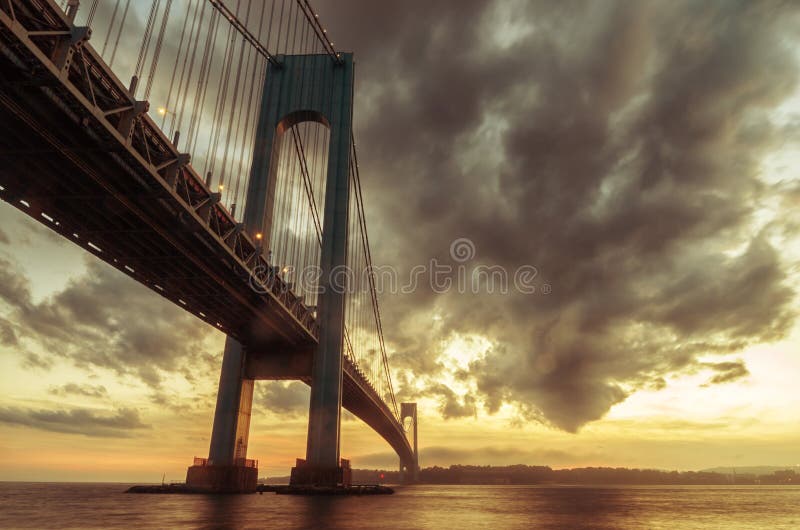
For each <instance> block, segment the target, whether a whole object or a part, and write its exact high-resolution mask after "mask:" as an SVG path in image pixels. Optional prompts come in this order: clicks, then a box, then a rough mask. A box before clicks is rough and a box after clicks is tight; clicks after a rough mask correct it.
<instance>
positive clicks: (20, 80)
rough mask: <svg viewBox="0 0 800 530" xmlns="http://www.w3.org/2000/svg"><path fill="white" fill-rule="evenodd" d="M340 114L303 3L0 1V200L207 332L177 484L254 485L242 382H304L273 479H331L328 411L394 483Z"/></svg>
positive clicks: (318, 25)
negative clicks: (205, 437)
mask: <svg viewBox="0 0 800 530" xmlns="http://www.w3.org/2000/svg"><path fill="white" fill-rule="evenodd" d="M122 79H125V80H126V82H123V81H122ZM353 100H354V61H353V55H352V54H350V53H344V52H341V51H338V50H337V49H336V47H335V45H334V43H333V42H332V39H331V37H330V36H329V35H328V31H327V29H326V28H325V27H324V26H323V24H322V22H321V21H320V19H319V16H318V14H317V13H316V12H315V11H314V9H313V8H312V6H311V5H310V4H309V2H308V1H307V0H267V1H261V0H229V1H228V2H222V1H220V0H174V1H173V0H147V1H144V0H142V1H139V0H137V1H131V0H92V1H88V0H84V2H83V5H79V2H78V0H67V1H60V2H56V1H54V0H0V198H2V199H3V200H4V201H6V202H7V203H9V204H11V205H12V206H14V207H15V208H17V209H19V210H20V211H22V212H24V213H25V214H27V215H29V216H30V217H32V218H33V219H35V220H36V221H38V222H40V223H42V224H44V225H45V226H47V227H48V228H50V229H51V230H53V231H55V232H56V233H58V234H59V235H61V236H62V237H64V238H66V239H68V240H70V241H72V242H73V243H75V244H76V245H79V246H81V247H82V248H84V249H85V250H86V251H87V252H90V253H91V254H93V255H95V256H97V257H98V258H99V259H101V260H103V261H105V262H106V263H108V264H109V265H111V266H113V267H115V268H117V269H118V270H119V271H121V272H123V273H124V274H127V275H128V276H130V277H132V278H134V279H135V280H136V281H138V282H139V283H141V284H143V285H144V286H146V287H148V288H150V289H151V290H153V291H155V292H156V293H158V294H159V295H161V296H163V297H165V298H167V299H168V300H170V301H172V302H173V303H174V304H176V305H178V306H179V307H181V308H183V309H184V310H186V311H188V312H190V313H191V314H193V315H194V316H196V317H197V318H199V319H201V320H203V321H205V322H206V323H207V324H208V325H210V326H214V327H216V328H217V329H219V330H220V331H221V332H223V333H225V334H226V337H227V338H226V343H225V350H224V353H223V360H222V367H221V375H220V382H219V390H218V395H217V403H216V410H215V415H214V423H213V429H212V433H211V442H210V448H209V455H208V458H195V461H194V464H193V465H192V466H191V467H189V469H188V472H187V483H188V484H189V485H190V486H194V487H197V488H199V489H207V490H213V491H252V490H254V489H255V485H256V480H257V475H258V470H257V462H256V461H255V460H252V459H248V458H247V445H248V436H249V430H250V415H251V408H252V401H253V388H254V381H256V380H264V379H272V380H275V379H282V380H301V381H303V382H305V383H306V384H308V385H309V386H310V387H311V394H310V405H309V424H308V439H307V446H306V451H305V457H304V458H298V460H297V465H296V466H295V467H294V468H293V469H292V483H293V484H298V485H326V486H337V485H346V484H348V482H349V463H348V461H346V460H344V459H342V458H341V456H340V425H341V409H342V407H344V408H345V409H347V410H349V411H351V412H352V413H353V414H354V415H355V416H357V417H358V418H360V419H361V420H363V421H364V422H365V423H366V424H368V425H369V426H370V427H371V428H372V429H374V430H375V431H376V432H377V433H378V434H379V435H380V436H381V437H383V438H384V439H385V440H386V442H388V443H389V445H390V446H391V447H392V448H393V449H394V450H395V451H396V452H397V454H398V456H399V461H400V468H401V470H402V471H403V472H404V473H405V476H406V477H407V478H408V480H413V479H414V477H415V476H416V473H417V470H418V461H417V447H416V445H417V443H416V442H417V434H416V433H417V425H416V416H417V412H416V404H414V403H402V404H400V406H399V407H398V403H397V402H396V399H395V394H394V390H393V387H392V380H391V375H390V369H389V364H388V360H387V354H386V346H385V342H384V335H383V328H382V323H381V313H380V307H379V304H378V296H377V292H376V288H375V277H374V274H373V271H372V257H371V253H370V243H369V236H368V231H367V222H366V219H365V213H364V197H363V195H362V192H361V175H360V171H359V165H358V155H357V151H356V143H355V139H354V134H353V124H352V121H353ZM411 429H413V436H412V437H411V438H412V439H411V440H409V436H410V432H409V431H410V430H411Z"/></svg>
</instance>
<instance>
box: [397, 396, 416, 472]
mask: <svg viewBox="0 0 800 530" xmlns="http://www.w3.org/2000/svg"><path fill="white" fill-rule="evenodd" d="M407 419H410V420H411V428H412V429H413V431H414V445H413V449H414V455H413V460H411V461H403V460H402V459H401V460H400V475H401V476H402V480H403V482H404V483H414V482H419V451H418V449H417V404H416V403H401V404H400V423H402V424H403V425H405V421H406V420H407Z"/></svg>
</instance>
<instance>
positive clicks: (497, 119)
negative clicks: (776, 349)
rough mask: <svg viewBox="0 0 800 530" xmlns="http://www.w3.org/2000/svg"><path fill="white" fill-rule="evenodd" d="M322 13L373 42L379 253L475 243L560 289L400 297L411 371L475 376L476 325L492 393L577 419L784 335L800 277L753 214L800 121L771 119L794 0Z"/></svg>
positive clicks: (396, 320)
mask: <svg viewBox="0 0 800 530" xmlns="http://www.w3.org/2000/svg"><path fill="white" fill-rule="evenodd" d="M318 8H319V10H320V12H321V17H322V19H323V20H324V21H325V22H326V24H327V26H328V28H329V29H330V31H331V34H332V35H335V36H336V37H335V39H336V42H337V47H338V48H339V49H352V50H355V51H356V53H357V60H358V87H357V91H358V94H359V96H358V98H357V108H356V112H355V114H356V122H357V123H356V131H357V134H358V142H359V159H360V163H361V172H362V179H363V182H364V186H365V188H366V189H365V195H366V197H367V198H368V201H367V203H368V205H367V208H368V212H367V216H368V220H369V221H370V226H371V230H372V237H371V239H372V241H373V244H374V246H375V249H374V252H373V254H374V257H375V261H376V262H379V263H391V264H396V265H398V266H399V268H400V269H401V270H410V269H411V267H413V266H414V265H417V264H424V263H427V262H428V260H429V259H430V258H431V257H439V258H446V257H447V254H448V249H449V245H450V242H451V241H452V240H454V239H455V238H457V237H467V238H469V239H471V240H472V241H473V242H474V243H475V246H476V248H477V256H476V260H475V262H476V263H477V262H478V261H480V262H481V263H486V264H499V265H503V266H505V267H507V268H508V269H509V270H513V269H514V268H515V267H517V266H519V265H521V264H532V265H535V266H536V267H537V269H538V271H539V277H538V279H537V282H538V285H539V286H541V285H542V284H543V283H545V282H546V283H547V284H549V285H550V286H552V293H551V294H549V295H546V296H545V295H542V294H538V295H521V294H514V293H511V294H509V295H508V296H506V297H490V296H476V295H458V294H454V293H451V294H448V295H436V294H435V293H434V292H433V291H432V290H431V289H428V288H420V289H418V290H417V291H416V292H415V293H413V294H412V295H395V296H389V295H384V296H383V300H382V310H383V312H384V318H385V320H386V322H387V324H386V325H385V328H386V330H387V331H386V333H387V336H388V338H389V340H390V341H391V343H392V345H393V346H394V347H395V348H396V349H397V352H396V354H395V355H394V356H393V358H392V363H393V366H395V367H401V368H405V369H406V370H407V371H408V373H407V374H406V376H407V377H408V378H409V379H408V381H406V382H409V381H413V380H414V379H416V380H417V382H419V381H425V383H424V386H425V389H424V390H423V392H422V393H423V394H427V395H429V396H431V397H439V398H441V397H442V396H448V395H451V394H453V391H452V389H448V391H449V392H448V391H445V390H443V388H442V385H443V383H439V382H433V381H436V375H437V374H438V373H440V371H441V370H443V369H444V367H443V366H442V365H441V364H440V363H437V361H436V358H437V354H438V352H439V351H440V349H441V345H442V343H443V341H446V340H447V338H448V337H450V336H452V334H453V333H461V334H463V333H477V334H481V335H485V336H486V337H488V338H489V339H490V340H492V341H493V343H494V347H493V348H492V349H491V350H490V351H489V352H488V354H487V355H486V356H485V358H483V359H478V360H476V361H474V362H473V363H472V365H471V376H472V377H473V379H474V382H475V384H476V385H477V388H478V390H479V397H480V399H481V401H483V403H484V404H485V405H486V407H487V409H488V410H489V411H496V410H497V409H498V408H499V407H500V406H501V404H503V403H510V404H513V405H515V406H516V407H517V409H518V410H519V411H520V412H521V413H522V414H523V416H524V417H525V418H527V419H529V420H531V421H540V422H544V423H548V424H552V425H555V426H557V427H559V428H562V429H565V430H569V431H576V430H577V429H579V428H580V427H581V426H582V425H583V424H585V423H586V422H588V421H592V420H595V419H597V418H600V417H602V416H603V415H604V414H605V413H606V412H607V411H608V409H609V408H610V407H611V406H612V405H613V404H615V403H618V402H620V401H622V400H624V399H625V398H626V397H627V396H628V395H629V393H630V392H632V391H635V390H636V389H639V388H658V387H659V386H663V381H664V376H665V375H667V374H670V373H677V372H681V371H684V370H686V369H688V368H690V367H693V366H696V365H697V364H698V362H699V361H697V358H698V356H699V355H705V354H715V353H718V354H727V353H731V352H737V351H740V350H741V349H742V348H744V347H746V346H748V345H749V344H754V343H759V342H765V341H774V340H778V339H781V338H782V337H785V336H786V334H787V332H788V330H789V329H790V327H791V325H792V324H793V322H794V319H795V316H796V315H795V311H794V309H793V308H792V305H791V303H792V300H793V299H794V295H795V293H794V292H793V290H792V289H791V288H790V286H789V285H788V282H787V269H786V265H785V264H784V263H783V262H782V260H781V256H780V253H779V251H778V250H777V249H776V248H775V247H774V246H773V243H772V242H771V240H770V237H769V234H768V233H762V232H759V231H757V230H755V229H753V228H752V227H753V222H754V213H755V212H756V210H757V209H758V208H760V207H762V206H763V205H764V202H763V201H764V200H765V199H766V198H767V197H769V196H770V194H773V193H775V189H773V188H771V187H770V186H769V185H767V184H765V183H764V182H763V181H761V180H759V178H758V173H759V172H760V170H761V169H760V162H761V160H762V159H763V157H764V156H765V155H766V154H768V153H769V152H770V151H771V150H773V149H776V148H778V147H780V146H781V142H782V141H783V140H782V136H783V135H784V133H783V132H782V130H781V128H780V126H778V125H774V124H773V123H772V122H771V121H770V117H769V115H770V113H771V112H772V111H773V110H774V109H776V108H777V106H778V105H779V104H780V103H781V102H782V101H783V100H784V99H786V98H787V97H789V96H790V95H791V94H793V93H794V91H796V89H797V80H798V65H797V61H796V58H795V57H794V55H793V51H792V46H793V43H795V42H796V38H797V34H796V31H795V30H794V28H796V27H797V23H798V22H800V19H799V18H798V16H799V15H798V9H797V5H796V4H795V3H792V2H779V1H776V2H768V1H765V2H758V3H747V2H691V1H684V2H670V3H665V2H617V3H611V2H604V3H589V4H587V3H583V2H560V3H545V2H494V3H487V2H480V3H479V2H424V3H423V2H416V1H411V2H368V1H366V0H364V1H356V0H353V1H350V2H342V3H338V2H337V3H336V7H335V8H334V7H333V6H330V5H326V4H320V5H319V6H318ZM423 21H424V22H423ZM795 173H796V172H795ZM795 176H796V175H795ZM433 314H438V315H440V316H441V318H442V320H441V325H438V326H432V325H431V317H432V316H433ZM745 370H746V369H745ZM720 376H722V377H724V376H723V375H722V374H720ZM398 387H399V388H402V389H406V391H407V392H408V394H407V395H406V397H408V396H414V397H417V396H416V390H413V391H412V389H413V385H408V384H403V381H400V382H399V384H398ZM448 400H449V401H448ZM448 402H455V403H457V401H453V400H452V399H449V398H446V399H445V403H448ZM448 410H451V411H452V412H455V413H456V414H450V413H448ZM441 412H442V413H443V415H452V416H458V415H463V414H457V413H458V412H459V411H458V410H456V409H448V407H446V406H445V407H443V408H442V411H441Z"/></svg>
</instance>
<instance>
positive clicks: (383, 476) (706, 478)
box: [353, 465, 800, 485]
mask: <svg viewBox="0 0 800 530" xmlns="http://www.w3.org/2000/svg"><path fill="white" fill-rule="evenodd" d="M400 481H401V476H400V473H399V472H398V471H386V470H368V469H354V470H353V482H355V483H360V484H379V483H398V482H400ZM419 482H420V483H423V484H631V485H648V484H649V485H692V484H697V485H728V484H775V485H777V484H783V485H792V484H795V485H797V484H800V474H797V473H796V472H795V471H794V470H792V469H787V470H782V471H774V472H773V473H771V474H766V475H755V474H752V473H736V470H735V469H733V468H732V469H731V472H730V473H719V472H712V471H663V470H658V469H630V468H623V467H616V468H612V467H582V468H574V469H552V468H551V467H549V466H527V465H513V466H465V465H453V466H450V467H439V466H433V467H426V468H423V469H420V472H419Z"/></svg>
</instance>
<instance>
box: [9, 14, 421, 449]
mask: <svg viewBox="0 0 800 530" xmlns="http://www.w3.org/2000/svg"><path fill="white" fill-rule="evenodd" d="M15 4H16V5H17V11H16V16H20V13H24V12H25V9H24V8H27V10H28V11H29V12H31V13H36V20H41V19H43V18H44V19H47V20H54V21H56V22H54V23H53V24H54V25H55V26H56V27H53V28H41V27H39V28H34V29H38V30H41V29H54V30H62V29H63V27H57V26H58V24H62V25H63V20H61V21H60V22H59V20H58V19H59V17H61V15H60V14H59V13H55V12H52V13H49V12H47V10H48V9H53V4H52V3H50V2H44V1H41V0H29V1H24V2H21V1H19V0H17V1H16V2H15ZM5 7H6V4H3V3H0V187H1V188H2V189H0V198H2V199H3V200H4V201H6V202H8V203H9V204H11V205H13V206H14V207H15V208H17V209H19V210H20V211H22V212H23V213H25V214H27V215H29V216H30V217H32V218H33V219H35V220H36V221H38V222H40V223H42V224H44V225H45V226H47V227H48V228H50V229H51V230H54V231H55V232H57V233H59V234H60V235H62V236H63V237H65V238H66V239H69V240H70V241H72V242H73V243H75V244H77V245H79V246H81V247H82V248H84V249H85V250H87V251H89V252H91V253H92V254H94V255H95V256H97V257H98V258H100V259H101V260H103V261H105V262H106V263H108V264H110V265H111V266H113V267H115V268H117V269H118V270H120V271H122V272H123V273H125V274H127V275H128V276H130V277H132V278H134V279H135V280H136V281H138V282H140V283H142V284H143V285H145V286H147V287H148V288H150V289H152V290H153V291H155V292H156V293H158V294H160V295H162V296H164V297H166V298H167V299H169V300H171V301H172V302H173V303H175V304H177V305H178V306H179V307H182V308H183V309H185V310H186V311H189V312H191V313H192V314H193V315H195V316H197V317H198V318H201V319H203V320H205V321H206V322H207V323H209V324H211V325H214V326H216V327H218V328H219V329H221V330H222V331H223V332H225V333H227V334H229V335H231V336H233V337H234V338H236V339H238V340H240V341H241V342H243V343H245V344H247V346H248V350H249V351H252V352H253V355H254V357H256V358H262V359H263V358H270V357H272V358H275V359H279V358H282V357H284V356H294V357H296V358H300V359H304V360H301V362H300V365H302V366H307V367H309V370H308V372H307V373H306V372H305V369H303V370H301V371H296V370H295V373H293V374H292V373H288V372H287V373H281V372H265V373H261V374H260V375H258V377H257V378H262V379H276V378H278V379H280V378H283V379H287V378H293V379H301V380H303V381H305V382H306V383H309V384H310V366H311V359H312V356H313V351H314V349H315V345H316V329H315V323H314V322H313V319H310V318H309V317H308V315H307V314H305V316H304V313H303V311H302V309H303V308H300V309H298V308H297V306H296V299H294V297H293V296H292V295H291V293H288V294H283V295H280V294H279V295H278V296H275V295H274V294H273V293H272V292H267V293H264V292H257V291H256V290H254V289H253V288H252V287H251V284H250V281H249V275H250V270H249V269H248V265H249V264H252V259H253V257H252V256H253V255H255V254H256V252H255V250H254V249H252V248H251V247H252V242H251V241H250V240H249V239H246V238H239V236H238V235H237V234H235V233H234V235H233V236H231V237H233V240H234V242H233V243H231V241H232V239H226V238H225V236H224V230H223V229H224V228H225V226H224V225H225V223H228V224H232V223H231V218H230V216H229V214H227V213H226V212H223V211H221V210H220V209H219V205H215V204H214V203H213V201H209V197H211V194H210V192H209V190H208V189H207V188H206V187H205V186H204V185H202V182H200V181H199V179H198V178H197V177H196V175H195V174H194V172H193V170H191V168H188V169H187V170H185V171H184V170H181V173H180V175H179V176H180V177H182V178H183V179H184V180H183V181H182V185H183V186H184V187H185V188H186V193H185V194H184V195H183V196H182V195H181V194H180V193H179V192H178V190H177V188H178V187H179V186H178V185H176V184H175V183H174V182H173V183H172V185H171V186H170V185H169V183H168V182H167V181H166V180H165V178H164V171H163V170H162V171H161V172H159V169H160V168H159V167H156V166H163V164H158V162H159V161H160V160H155V161H153V160H152V159H151V160H146V159H145V158H143V156H142V154H141V153H140V152H137V150H136V149H135V148H134V147H135V146H134V145H132V144H133V143H134V142H131V141H130V140H129V141H126V140H125V138H123V137H122V136H121V135H120V134H118V133H117V132H116V129H115V128H114V126H113V123H112V120H110V119H105V117H104V113H103V109H101V108H99V104H98V103H97V102H96V101H94V102H92V101H90V99H89V97H88V95H87V94H86V91H87V88H86V87H85V86H84V87H81V86H76V84H75V83H73V82H71V80H73V79H74V78H75V75H76V74H75V72H74V71H73V72H68V74H66V75H62V74H60V73H59V72H58V71H57V70H56V69H55V68H54V66H53V64H52V63H51V62H50V61H49V60H48V58H47V53H46V52H47V51H48V45H47V43H44V44H43V43H36V44H34V43H33V42H32V40H31V39H28V38H25V35H24V31H23V32H21V30H20V25H19V24H17V23H16V22H15V21H12V20H11V19H10V17H9V15H8V12H7V10H6V9H5ZM56 9H57V8H56ZM56 15H57V16H56ZM51 48H52V46H51ZM86 55H87V56H88V59H87V60H89V59H91V60H92V61H93V62H92V63H91V64H90V65H89V66H90V68H87V67H84V68H85V69H86V71H87V72H89V71H91V72H92V75H94V76H97V75H100V76H101V77H102V79H101V80H100V81H98V83H97V86H96V87H95V88H94V89H92V88H91V87H90V88H89V90H92V94H91V96H92V99H95V100H100V99H101V96H103V94H101V92H103V91H105V96H106V99H109V98H111V97H112V96H113V95H114V94H117V97H119V94H125V98H126V99H125V100H123V101H120V102H117V103H114V102H111V103H109V105H114V104H117V105H130V104H132V103H133V100H132V99H130V97H129V96H127V93H126V89H125V87H124V86H122V85H121V83H120V82H119V80H117V79H116V77H115V76H114V75H113V73H111V72H110V70H108V67H107V66H106V65H105V64H104V63H102V61H101V60H100V59H99V58H98V57H97V55H96V53H95V52H94V51H93V50H90V49H88V48H87V49H86ZM74 69H75V68H73V70H74ZM98 69H99V70H100V71H99V72H98ZM104 87H105V88H104ZM95 91H96V92H95ZM112 118H113V117H112ZM140 119H141V120H142V121H141V123H140V125H141V131H142V133H141V134H142V135H143V136H144V135H145V133H146V134H147V135H149V141H150V142H152V143H153V145H154V148H153V150H154V152H153V154H152V156H153V157H158V156H159V155H162V156H170V153H172V152H173V151H175V150H174V148H173V147H172V146H171V145H169V142H168V140H167V139H166V138H165V137H164V135H163V133H161V132H160V131H158V130H157V128H156V127H155V125H154V124H153V123H152V120H150V118H149V117H147V116H146V115H145V116H142V117H141V118H140ZM143 141H145V142H146V140H143ZM155 146H160V149H161V151H158V150H157V149H155ZM172 154H177V153H176V152H175V153H172ZM193 197H194V198H193ZM197 197H199V198H197ZM192 201H195V202H194V203H193V202H192ZM206 203H207V204H209V205H210V207H206V208H205V209H204V206H203V205H204V204H206ZM202 212H205V214H204V215H205V219H202V218H201V216H200V213H202ZM215 222H216V226H217V230H216V232H215V231H214V230H212V225H214V223H215ZM231 232H234V231H233V230H231ZM248 245H250V246H248ZM248 249H250V250H249V251H248ZM248 256H250V257H248ZM257 259H261V257H260V256H258V257H257ZM344 366H345V368H344V375H343V385H344V393H343V398H342V401H343V403H342V404H343V406H344V407H345V408H346V409H348V410H350V411H351V412H352V413H353V414H355V415H356V416H357V417H359V418H361V419H362V420H363V421H365V422H366V423H367V424H368V425H370V426H371V427H372V428H373V429H375V430H376V431H377V432H378V434H380V435H381V436H382V437H383V438H385V439H386V440H387V442H389V444H390V445H391V446H392V447H393V448H394V449H395V450H396V451H397V452H398V454H399V455H400V456H401V459H402V460H404V461H407V462H410V461H411V458H412V451H411V448H410V445H409V443H408V440H407V439H406V437H405V435H404V432H403V429H402V426H401V425H400V424H399V422H398V421H397V419H396V418H395V416H394V415H393V414H392V412H391V411H390V410H389V407H388V406H387V405H386V403H385V402H384V401H383V399H381V397H380V396H379V395H378V394H377V393H376V392H375V390H374V389H373V388H372V386H371V385H370V384H369V382H368V381H367V379H366V377H365V376H364V375H363V374H362V373H361V372H360V371H359V370H358V368H357V367H356V366H355V365H354V364H353V363H352V362H351V361H350V359H348V358H346V359H345V365H344Z"/></svg>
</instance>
